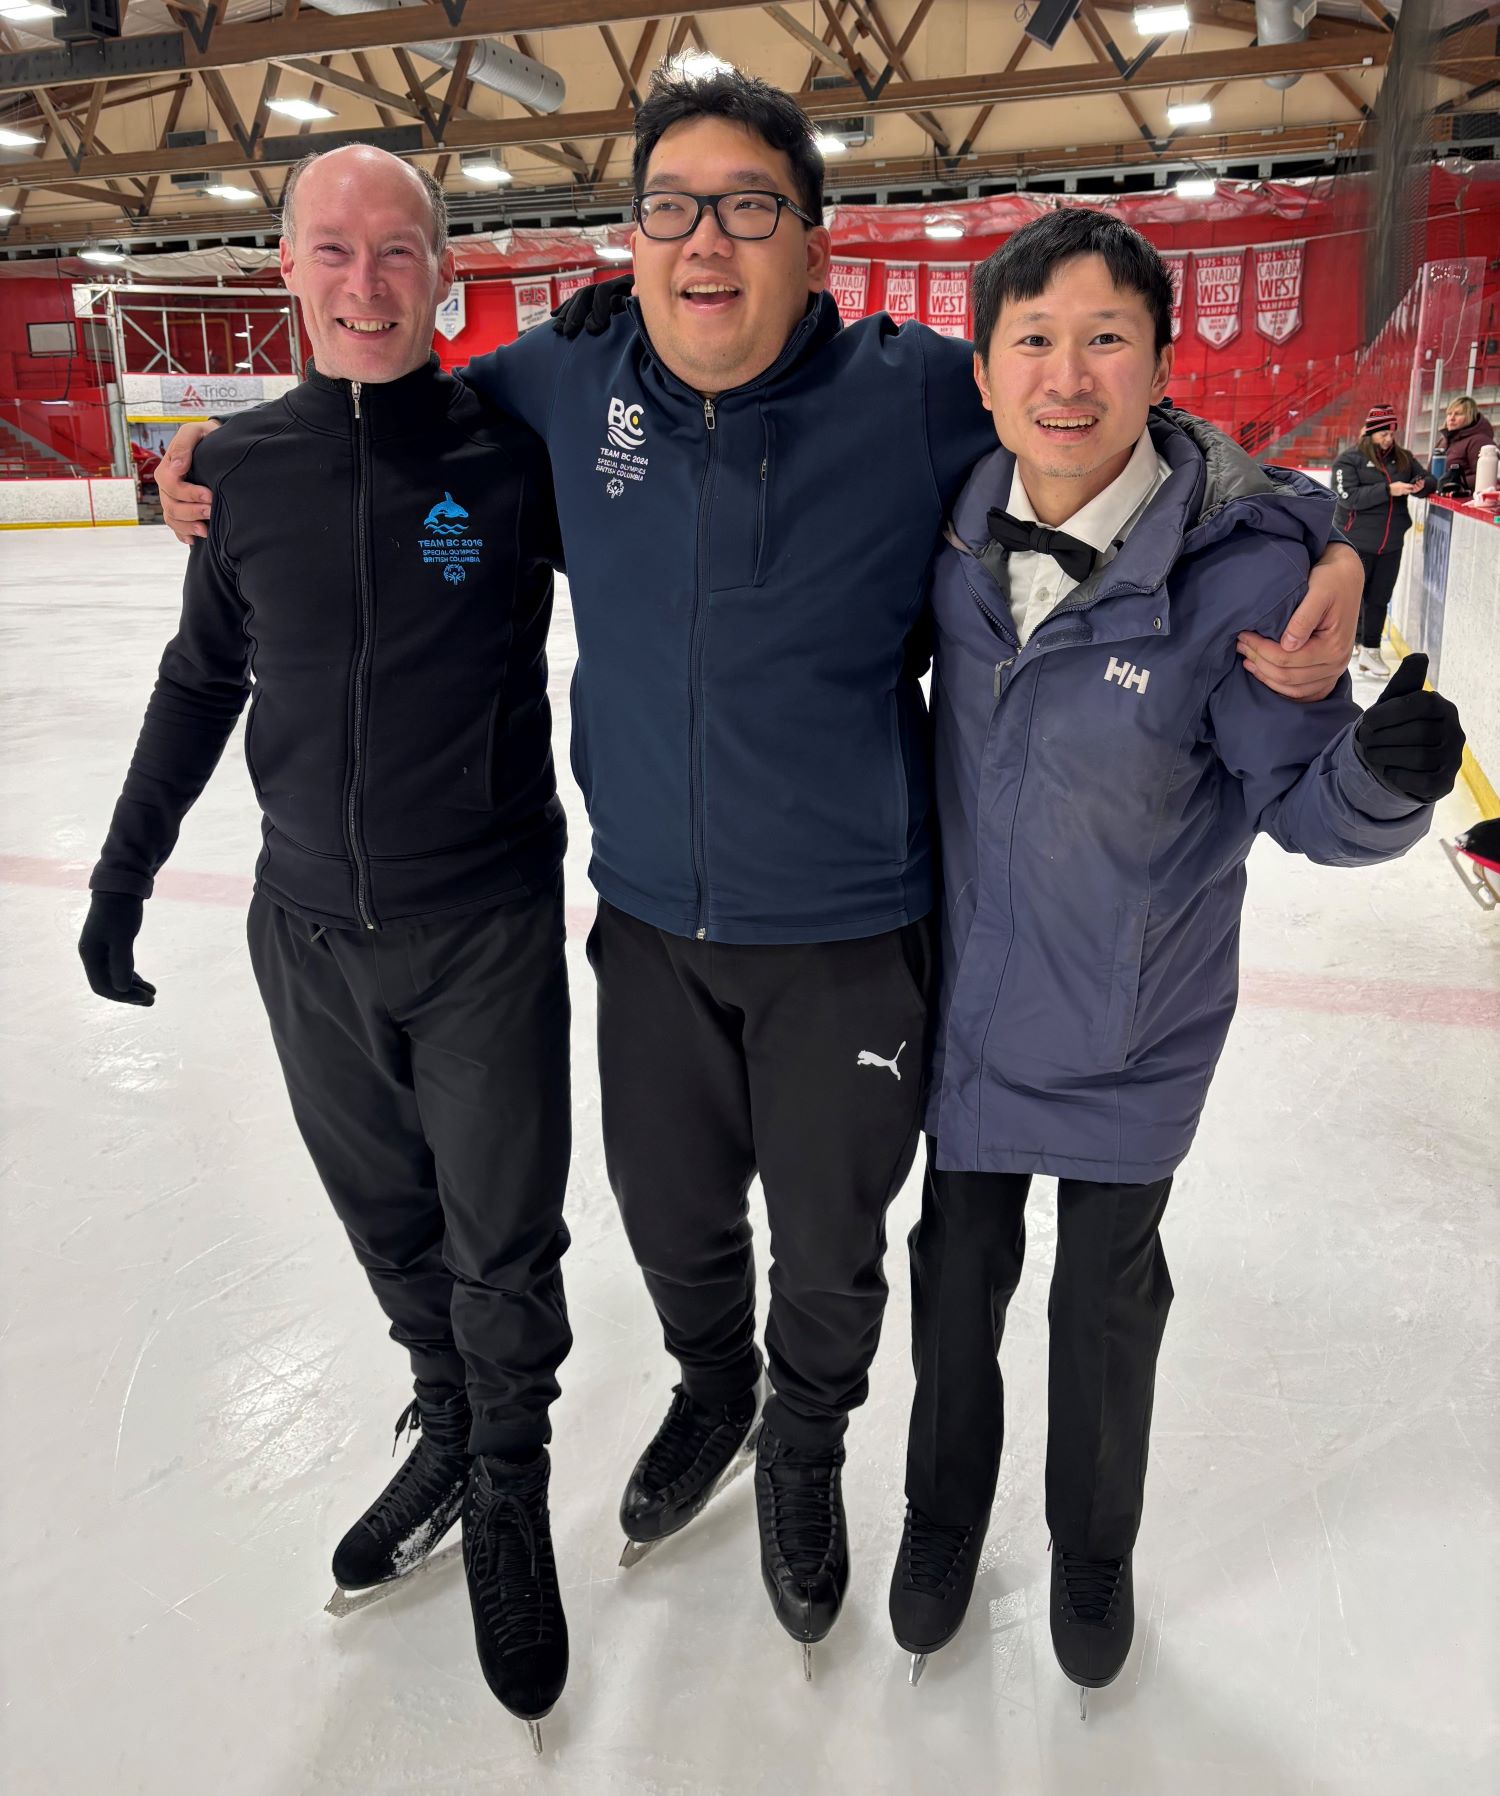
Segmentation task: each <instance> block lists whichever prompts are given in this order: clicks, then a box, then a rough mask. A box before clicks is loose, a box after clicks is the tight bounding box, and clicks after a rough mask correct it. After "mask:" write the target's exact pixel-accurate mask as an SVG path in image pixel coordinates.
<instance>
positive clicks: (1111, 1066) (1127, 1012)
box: [1095, 898, 1149, 1073]
mask: <svg viewBox="0 0 1500 1796" xmlns="http://www.w3.org/2000/svg"><path fill="white" fill-rule="evenodd" d="M1148 908H1149V907H1148V902H1147V900H1146V899H1144V898H1142V899H1137V900H1135V901H1134V902H1131V903H1124V904H1117V905H1115V907H1114V930H1113V936H1114V944H1115V951H1114V957H1113V960H1112V961H1111V964H1110V966H1109V968H1108V969H1107V978H1108V982H1109V983H1108V987H1107V990H1106V993H1105V1003H1104V1008H1103V1010H1102V1012H1101V1013H1100V1017H1099V1023H1098V1036H1097V1040H1096V1042H1095V1052H1096V1054H1097V1056H1098V1064H1099V1066H1100V1068H1101V1069H1102V1070H1103V1071H1104V1072H1110V1073H1116V1072H1119V1071H1120V1070H1121V1069H1122V1068H1123V1067H1124V1065H1125V1062H1126V1060H1127V1059H1128V1057H1129V1054H1130V1041H1131V1037H1132V1035H1133V1034H1134V1033H1135V1011H1136V1001H1137V999H1138V998H1139V996H1140V989H1141V956H1142V954H1143V952H1144V950H1145V945H1146V913H1147V910H1148Z"/></svg>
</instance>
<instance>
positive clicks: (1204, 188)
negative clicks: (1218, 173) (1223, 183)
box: [1172, 175, 1219, 200]
mask: <svg viewBox="0 0 1500 1796" xmlns="http://www.w3.org/2000/svg"><path fill="white" fill-rule="evenodd" d="M1172 191H1173V193H1175V194H1176V195H1177V197H1178V199H1180V200H1211V199H1212V198H1213V197H1214V195H1215V194H1216V193H1217V192H1218V191H1219V183H1218V182H1217V181H1216V180H1214V178H1213V176H1212V175H1184V176H1183V177H1182V179H1181V180H1180V181H1179V182H1177V184H1176V185H1175V186H1174V187H1173V189H1172Z"/></svg>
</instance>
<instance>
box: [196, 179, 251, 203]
mask: <svg viewBox="0 0 1500 1796" xmlns="http://www.w3.org/2000/svg"><path fill="white" fill-rule="evenodd" d="M203 191H204V192H205V193H211V194H212V195H213V197H214V198H215V199H216V200H234V201H236V202H238V203H243V202H244V201H245V200H253V199H254V198H255V195H254V194H253V193H252V192H251V191H250V189H249V188H248V187H231V186H230V184H229V183H228V182H227V181H216V182H215V183H214V185H213V186H212V187H205V188H204V189H203Z"/></svg>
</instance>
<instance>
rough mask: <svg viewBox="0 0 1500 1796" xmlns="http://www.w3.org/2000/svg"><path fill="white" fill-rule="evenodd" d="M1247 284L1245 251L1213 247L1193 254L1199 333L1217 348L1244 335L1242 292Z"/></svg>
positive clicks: (1194, 299)
mask: <svg viewBox="0 0 1500 1796" xmlns="http://www.w3.org/2000/svg"><path fill="white" fill-rule="evenodd" d="M1244 285H1245V252H1244V250H1242V249H1212V250H1203V251H1195V252H1194V254H1193V304H1194V308H1195V310H1196V312H1197V320H1196V323H1197V330H1198V335H1199V336H1200V337H1202V339H1203V341H1204V342H1205V343H1209V344H1212V346H1213V347H1214V348H1215V349H1222V348H1223V347H1224V345H1225V344H1226V343H1232V342H1233V341H1234V340H1235V338H1236V337H1237V336H1238V335H1239V334H1240V294H1241V292H1242V290H1243V288H1244Z"/></svg>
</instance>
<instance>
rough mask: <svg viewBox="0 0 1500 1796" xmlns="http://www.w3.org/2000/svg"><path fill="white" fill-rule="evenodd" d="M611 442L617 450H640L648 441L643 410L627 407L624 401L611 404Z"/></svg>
mask: <svg viewBox="0 0 1500 1796" xmlns="http://www.w3.org/2000/svg"><path fill="white" fill-rule="evenodd" d="M609 440H610V442H612V443H613V444H614V446H615V447H616V449H640V448H642V447H643V446H644V444H645V441H646V432H645V429H644V427H643V426H642V424H641V408H640V406H638V405H626V403H625V401H624V400H623V399H611V400H610V402H609Z"/></svg>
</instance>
